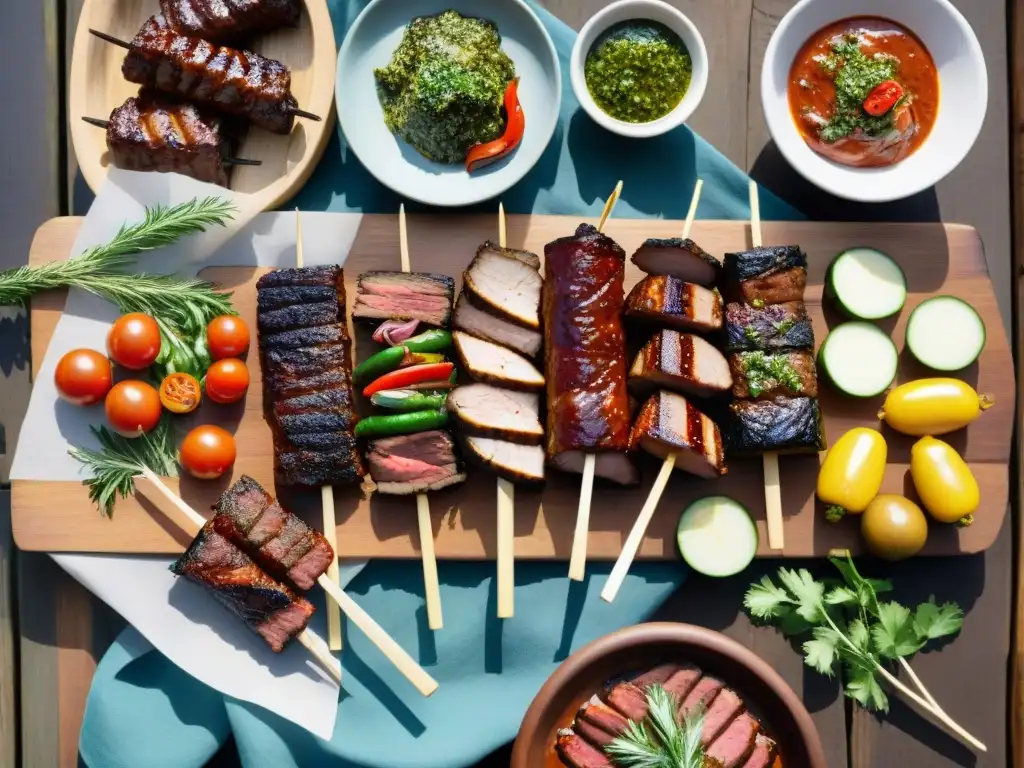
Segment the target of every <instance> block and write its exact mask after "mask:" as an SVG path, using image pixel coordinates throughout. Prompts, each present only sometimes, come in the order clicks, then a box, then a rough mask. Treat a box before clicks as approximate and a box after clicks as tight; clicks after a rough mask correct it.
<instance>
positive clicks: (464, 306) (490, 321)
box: [452, 294, 544, 357]
mask: <svg viewBox="0 0 1024 768" xmlns="http://www.w3.org/2000/svg"><path fill="white" fill-rule="evenodd" d="M452 325H453V326H454V327H455V328H458V329H459V330H460V331H465V332H466V333H469V334H471V335H473V336H479V337H480V338H481V339H486V340H487V341H493V342H494V343H495V344H500V345H501V346H503V347H508V348H510V349H513V350H515V351H516V352H519V353H521V354H523V355H526V356H527V357H536V356H537V353H538V352H540V347H541V343H542V342H543V340H544V337H543V336H542V335H541V333H540V331H535V330H531V329H529V328H523V327H522V326H519V325H516V324H515V323H510V322H509V321H508V320H503V319H501V318H500V317H495V316H494V315H489V314H488V313H486V312H484V311H483V310H482V309H480V308H479V307H476V306H474V305H473V303H472V302H471V301H470V300H469V299H468V298H467V297H466V296H465V294H463V295H460V296H459V300H458V302H456V304H455V313H454V314H453V315H452Z"/></svg>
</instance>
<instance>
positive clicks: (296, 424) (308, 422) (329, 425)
mask: <svg viewBox="0 0 1024 768" xmlns="http://www.w3.org/2000/svg"><path fill="white" fill-rule="evenodd" d="M273 421H274V424H272V427H276V430H275V431H277V430H280V432H281V433H283V434H284V436H285V437H287V438H289V439H291V438H292V437H293V436H294V435H306V434H309V433H310V432H318V433H321V434H322V433H324V432H345V431H347V430H350V429H352V428H353V427H355V418H354V417H353V415H352V411H351V409H346V410H342V411H308V412H305V413H286V414H284V415H282V416H275V418H274V420H273Z"/></svg>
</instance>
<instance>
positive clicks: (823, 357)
mask: <svg viewBox="0 0 1024 768" xmlns="http://www.w3.org/2000/svg"><path fill="white" fill-rule="evenodd" d="M898 363H899V355H898V353H897V352H896V345H895V344H893V343H892V339H890V338H889V336H888V335H887V334H886V333H885V332H884V331H882V330H881V329H880V328H879V327H878V326H877V325H872V324H871V323H864V322H853V323H842V324H841V325H837V326H836V327H835V328H833V329H832V332H831V333H829V335H828V336H827V337H826V338H825V341H824V342H823V343H822V345H821V349H820V350H819V351H818V367H819V368H820V369H821V371H822V372H823V373H824V374H825V376H826V377H827V378H828V379H829V380H830V381H831V382H832V383H833V384H834V385H835V386H836V389H838V390H839V391H840V392H842V393H843V394H844V395H849V396H850V397H875V396H876V395H880V394H882V393H883V392H885V390H887V389H888V388H889V385H890V384H892V382H893V380H894V379H895V378H896V366H897V365H898Z"/></svg>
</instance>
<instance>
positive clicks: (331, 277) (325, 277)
mask: <svg viewBox="0 0 1024 768" xmlns="http://www.w3.org/2000/svg"><path fill="white" fill-rule="evenodd" d="M309 285H326V286H330V287H333V288H335V289H336V290H337V291H342V292H343V291H344V290H345V280H344V273H343V272H342V271H341V268H340V267H337V266H334V265H333V264H322V265H320V266H316V267H286V268H285V269H273V270H271V271H269V272H267V273H265V274H263V275H261V276H260V279H259V280H257V281H256V290H257V291H263V290H266V289H268V288H288V287H296V286H309ZM256 301H257V303H259V296H257V297H256ZM291 303H296V302H291Z"/></svg>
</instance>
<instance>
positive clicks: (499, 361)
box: [452, 331, 544, 391]
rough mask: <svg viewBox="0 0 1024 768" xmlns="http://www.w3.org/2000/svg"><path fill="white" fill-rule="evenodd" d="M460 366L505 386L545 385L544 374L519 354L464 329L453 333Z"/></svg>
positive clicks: (529, 388) (531, 387)
mask: <svg viewBox="0 0 1024 768" xmlns="http://www.w3.org/2000/svg"><path fill="white" fill-rule="evenodd" d="M452 339H453V340H454V342H455V349H456V351H457V352H458V353H459V360H461V362H462V369H463V370H464V371H465V372H466V373H468V374H469V375H470V376H471V377H472V378H473V379H475V380H476V381H483V382H487V383H489V384H497V385H498V386H501V387H505V388H506V389H521V390H525V391H534V390H541V389H544V376H543V375H542V374H541V372H540V371H538V370H537V367H536V366H535V365H534V364H533V363H531V362H530V361H529V360H527V359H526V358H525V357H523V356H522V355H520V354H518V353H516V352H513V351H512V350H511V349H508V348H506V347H503V346H501V345H500V344H495V343H494V342H492V341H487V340H485V339H478V338H477V337H476V336H471V335H470V334H468V333H466V332H465V331H455V332H454V333H452Z"/></svg>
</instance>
